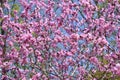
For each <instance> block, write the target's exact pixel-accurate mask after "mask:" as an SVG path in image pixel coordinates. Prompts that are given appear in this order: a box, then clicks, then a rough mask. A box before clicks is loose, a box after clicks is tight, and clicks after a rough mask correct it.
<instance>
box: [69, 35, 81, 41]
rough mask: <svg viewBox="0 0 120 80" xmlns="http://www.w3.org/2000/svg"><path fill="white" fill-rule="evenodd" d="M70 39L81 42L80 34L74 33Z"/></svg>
mask: <svg viewBox="0 0 120 80" xmlns="http://www.w3.org/2000/svg"><path fill="white" fill-rule="evenodd" d="M70 38H71V39H72V40H73V41H78V40H79V34H77V33H73V34H71V35H70Z"/></svg>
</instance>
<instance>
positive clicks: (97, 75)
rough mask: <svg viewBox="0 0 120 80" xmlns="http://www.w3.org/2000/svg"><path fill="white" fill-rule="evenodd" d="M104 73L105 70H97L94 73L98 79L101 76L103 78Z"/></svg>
mask: <svg viewBox="0 0 120 80" xmlns="http://www.w3.org/2000/svg"><path fill="white" fill-rule="evenodd" d="M103 74H104V72H102V71H96V73H95V74H94V76H95V77H96V78H97V79H99V78H101V77H102V76H103Z"/></svg>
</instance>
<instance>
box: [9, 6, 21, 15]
mask: <svg viewBox="0 0 120 80" xmlns="http://www.w3.org/2000/svg"><path fill="white" fill-rule="evenodd" d="M15 10H16V11H17V12H19V11H20V6H19V5H18V4H14V5H13V8H12V10H11V13H10V14H11V16H12V17H14V11H15Z"/></svg>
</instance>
